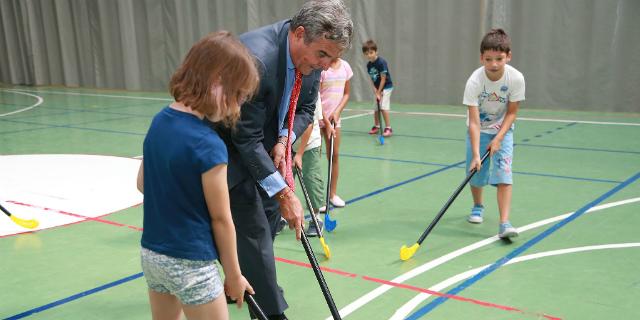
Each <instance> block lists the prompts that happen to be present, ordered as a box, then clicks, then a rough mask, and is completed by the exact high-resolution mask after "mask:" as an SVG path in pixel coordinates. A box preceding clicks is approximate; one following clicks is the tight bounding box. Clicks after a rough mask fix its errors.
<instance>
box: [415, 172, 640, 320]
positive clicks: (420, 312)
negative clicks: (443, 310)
mask: <svg viewBox="0 0 640 320" xmlns="http://www.w3.org/2000/svg"><path fill="white" fill-rule="evenodd" d="M638 178H640V172H638V173H636V174H635V175H633V176H632V177H631V178H629V179H627V180H625V181H624V182H622V183H621V184H619V185H617V186H615V187H614V188H613V189H611V190H609V191H607V192H605V193H604V194H603V195H601V196H600V197H598V198H597V199H595V200H593V201H591V202H590V203H588V204H587V205H585V206H584V207H582V208H580V209H578V210H577V211H576V212H574V213H573V214H572V215H570V216H568V217H567V218H565V219H564V220H562V221H560V222H558V223H557V224H555V225H553V226H552V227H550V228H549V229H547V230H545V231H543V232H542V233H540V234H538V235H537V236H535V237H534V238H532V239H531V240H529V241H527V242H526V243H525V244H523V245H522V246H520V247H518V248H516V249H515V250H513V251H511V252H510V253H509V254H507V255H506V256H504V257H502V258H500V259H498V260H497V261H496V262H494V263H493V264H492V265H490V266H488V267H486V268H485V269H484V270H482V271H480V272H478V273H477V274H476V275H475V276H473V277H471V278H469V279H467V280H466V281H464V282H463V283H462V284H460V285H458V286H457V287H455V288H453V289H451V290H450V291H448V292H447V293H446V294H447V295H457V294H458V293H459V292H461V291H462V290H464V289H466V288H468V287H469V286H471V285H472V284H474V283H476V282H477V281H479V280H480V279H482V278H484V277H486V276H487V275H489V274H490V273H492V272H494V271H496V270H497V269H498V268H500V267H501V266H503V265H504V264H505V263H507V262H509V260H511V259H513V258H515V257H517V256H518V255H520V254H521V253H523V252H524V251H526V250H527V249H529V248H531V247H532V246H534V245H535V244H537V243H538V242H540V241H542V240H543V239H544V238H546V237H548V236H549V235H551V234H552V233H554V232H556V231H558V229H560V228H562V227H564V226H565V225H566V224H568V223H569V222H571V221H573V220H575V219H577V218H578V217H580V216H581V215H583V214H584V213H585V212H587V210H589V209H591V208H593V207H595V206H596V205H597V204H599V203H600V202H602V201H604V200H605V199H607V198H608V197H610V196H612V195H613V194H615V193H617V192H618V191H620V190H622V189H624V188H625V187H627V186H628V185H630V184H631V183H633V182H634V181H636V180H638ZM448 299H449V298H447V297H446V296H440V297H438V298H436V299H434V300H433V301H431V302H430V303H429V304H427V305H425V306H424V307H422V308H420V309H419V310H418V311H416V312H415V313H413V314H412V315H410V316H409V317H407V318H406V320H415V319H418V318H420V317H422V316H424V315H425V314H427V313H429V312H431V311H432V310H433V309H435V308H436V307H437V306H439V305H441V304H443V303H444V302H446V301H447V300H448Z"/></svg>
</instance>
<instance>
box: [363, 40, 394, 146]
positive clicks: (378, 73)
mask: <svg viewBox="0 0 640 320" xmlns="http://www.w3.org/2000/svg"><path fill="white" fill-rule="evenodd" d="M362 53H363V54H364V56H365V57H366V58H367V60H369V62H367V73H369V77H371V84H372V85H373V94H374V95H375V97H376V103H375V104H374V108H375V109H374V110H376V111H377V103H378V102H380V110H381V111H382V117H383V118H384V123H385V124H386V126H385V128H384V131H383V132H382V135H383V136H385V137H390V136H391V135H392V134H393V130H392V129H391V122H390V121H389V109H390V108H391V92H392V91H393V81H391V73H389V67H388V66H387V61H386V60H384V59H383V58H382V57H380V56H378V45H376V43H375V42H374V41H373V40H367V41H366V42H365V43H364V44H363V45H362ZM373 122H374V125H373V128H371V130H370V131H369V134H376V133H378V130H380V125H381V123H378V116H377V115H376V113H375V112H374V114H373Z"/></svg>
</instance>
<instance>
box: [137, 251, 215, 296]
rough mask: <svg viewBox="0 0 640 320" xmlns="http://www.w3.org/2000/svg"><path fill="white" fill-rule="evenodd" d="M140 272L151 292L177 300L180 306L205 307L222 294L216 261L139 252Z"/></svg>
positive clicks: (153, 252)
mask: <svg viewBox="0 0 640 320" xmlns="http://www.w3.org/2000/svg"><path fill="white" fill-rule="evenodd" d="M140 255H141V258H142V272H143V273H144V278H145V279H146V280H147V285H148V286H149V289H150V290H153V291H155V292H159V293H168V294H171V295H174V296H176V297H177V298H178V299H179V300H180V302H181V303H182V304H190V305H197V304H205V303H208V302H211V301H213V300H214V299H216V298H217V297H219V296H220V294H222V292H223V286H222V282H221V281H220V274H219V273H218V267H217V265H216V263H215V260H204V261H202V260H200V261H199V260H187V259H180V258H174V257H169V256H166V255H163V254H160V253H158V252H155V251H152V250H148V249H145V248H142V250H141V251H140Z"/></svg>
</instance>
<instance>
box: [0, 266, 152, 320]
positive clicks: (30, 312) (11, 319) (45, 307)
mask: <svg viewBox="0 0 640 320" xmlns="http://www.w3.org/2000/svg"><path fill="white" fill-rule="evenodd" d="M140 277H142V272H140V273H136V274H134V275H131V276H128V277H126V278H122V279H120V280H116V281H113V282H110V283H107V284H105V285H101V286H99V287H97V288H93V289H91V290H87V291H84V292H80V293H78V294H74V295H72V296H69V297H66V298H64V299H60V300H57V301H54V302H51V303H49V304H45V305H43V306H40V307H37V308H33V309H31V310H27V311H25V312H22V313H19V314H16V315H13V316H10V317H8V318H5V320H14V319H22V318H24V317H28V316H30V315H33V314H34V313H38V312H41V311H45V310H48V309H51V308H53V307H57V306H59V305H61V304H65V303H67V302H71V301H73V300H76V299H80V298H82V297H84V296H88V295H90V294H94V293H96V292H99V291H102V290H106V289H109V288H111V287H115V286H117V285H120V284H122V283H125V282H127V281H131V280H135V279H138V278H140Z"/></svg>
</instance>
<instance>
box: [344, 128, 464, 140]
mask: <svg viewBox="0 0 640 320" xmlns="http://www.w3.org/2000/svg"><path fill="white" fill-rule="evenodd" d="M341 132H346V133H357V134H358V135H369V134H368V133H366V132H362V131H356V130H344V129H343V130H341ZM393 136H394V137H407V138H419V139H433V140H448V141H465V139H460V138H447V137H430V136H417V135H408V134H399V133H394V134H393Z"/></svg>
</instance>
